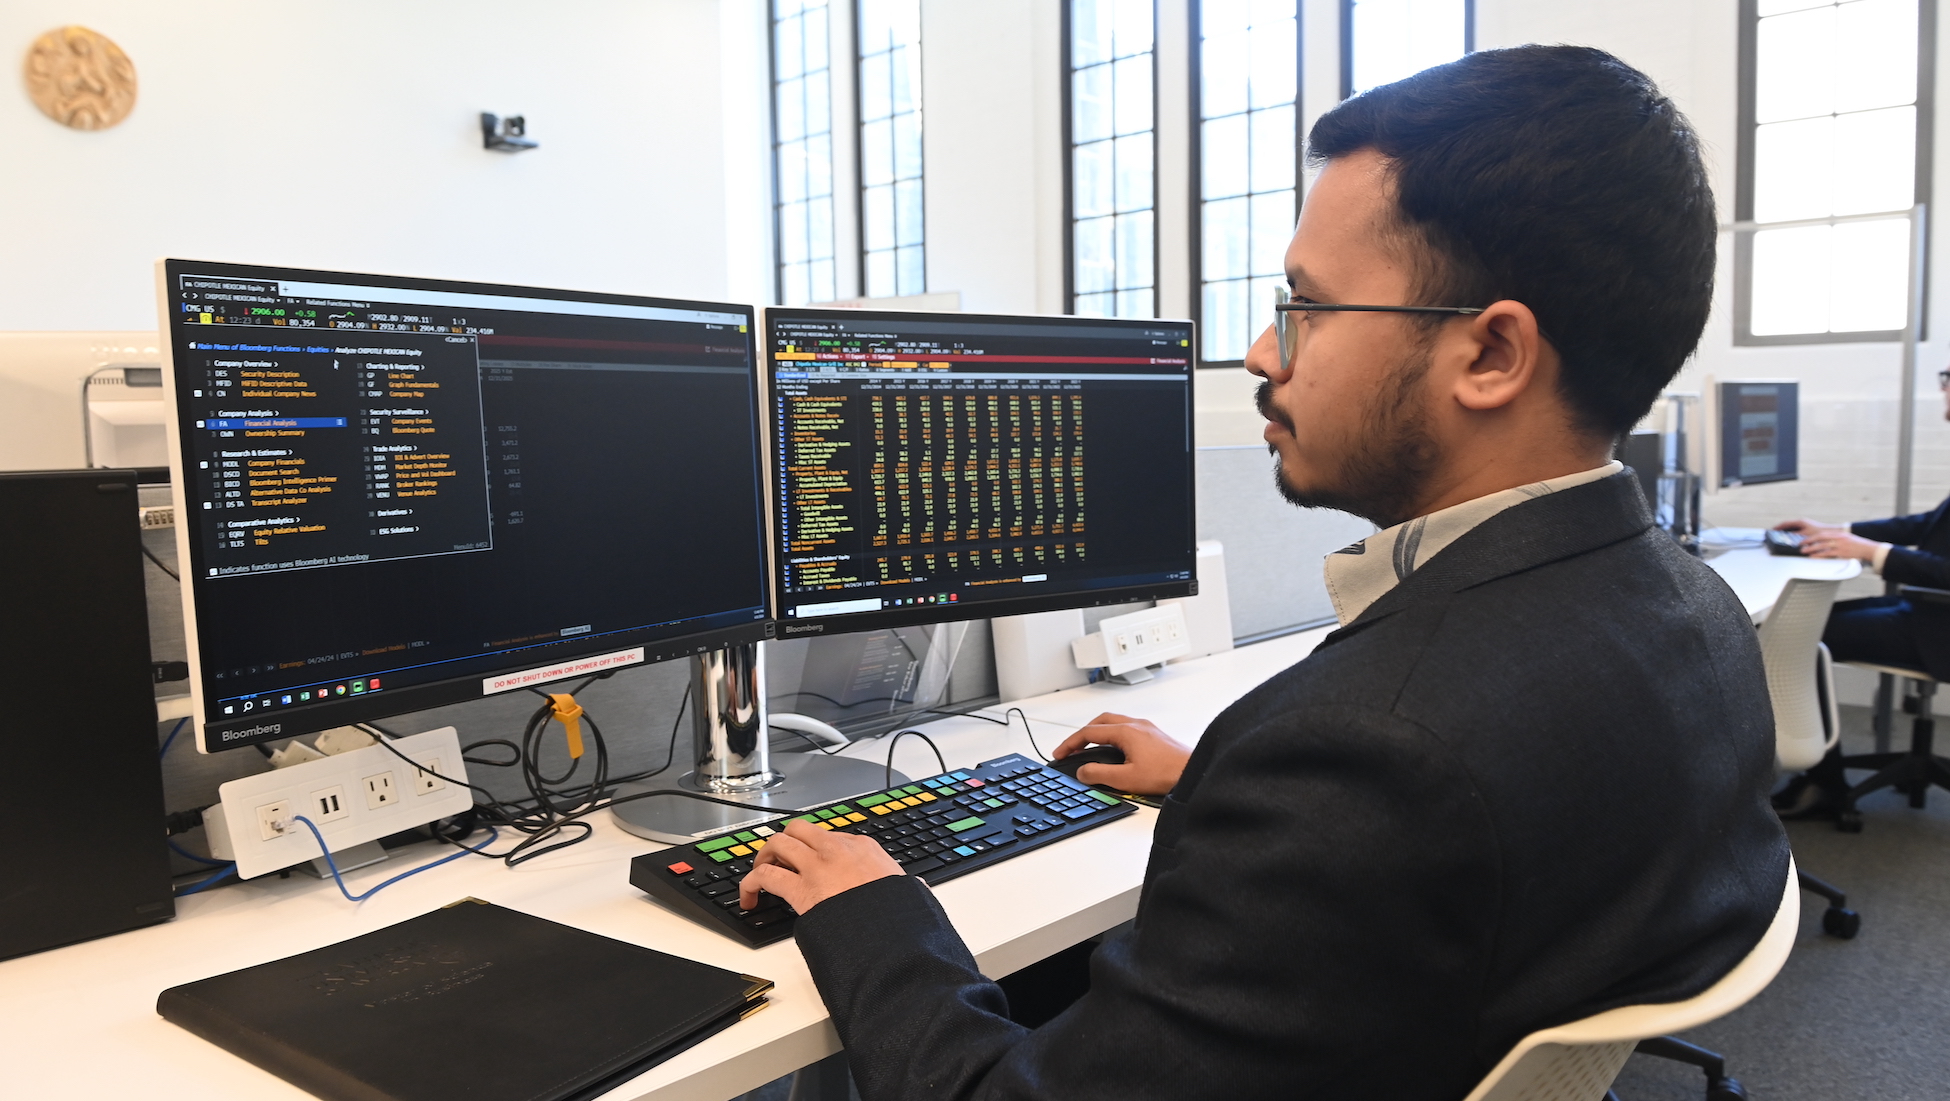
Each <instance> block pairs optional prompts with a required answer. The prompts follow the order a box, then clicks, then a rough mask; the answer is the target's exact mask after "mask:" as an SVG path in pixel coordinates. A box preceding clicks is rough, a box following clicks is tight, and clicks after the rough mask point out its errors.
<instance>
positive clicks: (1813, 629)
mask: <svg viewBox="0 0 1950 1101" xmlns="http://www.w3.org/2000/svg"><path fill="white" fill-rule="evenodd" d="M1841 587H1842V583H1841V582H1840V581H1810V580H1807V579H1806V578H1800V577H1797V578H1793V579H1791V580H1790V581H1788V583H1787V585H1786V587H1785V588H1783V589H1782V590H1781V598H1780V599H1779V600H1777V601H1775V602H1774V609H1773V610H1772V611H1770V612H1768V613H1767V619H1766V621H1765V622H1763V623H1762V624H1761V625H1760V657H1761V661H1762V663H1763V664H1764V665H1766V667H1767V696H1768V699H1770V700H1772V701H1773V704H1774V756H1775V759H1776V760H1778V761H1779V762H1780V766H1781V767H1782V768H1789V769H1804V768H1812V767H1814V764H1815V762H1816V761H1819V760H1821V758H1822V754H1824V753H1827V752H1828V749H1829V747H1830V746H1831V745H1833V744H1834V736H1835V734H1837V733H1839V730H1840V728H1839V724H1838V721H1837V716H1836V715H1835V714H1833V710H1834V701H1835V691H1834V686H1833V685H1832V684H1829V685H1825V686H1824V687H1826V688H1827V689H1828V692H1827V700H1826V701H1824V700H1823V699H1822V695H1821V691H1820V688H1818V687H1817V685H1818V679H1819V678H1821V677H1823V676H1825V675H1827V668H1828V667H1827V663H1826V662H1824V661H1822V660H1821V649H1820V648H1821V632H1822V629H1823V628H1824V627H1826V626H1827V625H1828V609H1830V608H1831V607H1833V606H1834V604H1835V592H1836V590H1837V589H1840V588H1841Z"/></svg>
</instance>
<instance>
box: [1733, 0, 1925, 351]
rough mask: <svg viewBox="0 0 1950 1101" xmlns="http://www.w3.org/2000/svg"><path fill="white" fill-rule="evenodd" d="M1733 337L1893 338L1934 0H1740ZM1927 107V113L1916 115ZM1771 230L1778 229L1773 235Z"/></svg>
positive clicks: (1906, 272)
mask: <svg viewBox="0 0 1950 1101" xmlns="http://www.w3.org/2000/svg"><path fill="white" fill-rule="evenodd" d="M1742 7H1743V8H1744V11H1743V12H1742V16H1743V20H1742V27H1741V32H1742V35H1741V70H1742V73H1741V76H1742V80H1741V114H1742V115H1743V118H1742V119H1741V145H1740V153H1741V157H1740V168H1741V172H1740V181H1739V184H1740V186H1739V192H1738V195H1737V198H1736V204H1735V205H1736V216H1737V218H1738V219H1739V220H1740V221H1742V222H1752V223H1759V224H1760V227H1759V228H1757V229H1754V230H1753V231H1752V232H1742V233H1740V234H1739V235H1738V236H1737V237H1736V239H1735V246H1736V253H1735V254H1736V257H1737V269H1736V279H1735V284H1736V295H1737V298H1738V299H1739V301H1738V302H1737V303H1736V311H1735V313H1736V324H1737V328H1736V340H1737V341H1738V342H1740V343H1759V344H1774V343H1807V342H1819V341H1829V340H1864V339H1896V338H1898V337H1900V336H1901V334H1902V330H1904V329H1905V328H1906V327H1907V326H1908V324H1909V279H1910V272H1911V268H1912V263H1911V256H1910V217H1909V210H1910V207H1911V205H1912V204H1913V203H1916V202H1919V201H1922V200H1923V199H1924V198H1925V197H1926V195H1927V194H1928V167H1927V166H1928V157H1927V156H1919V153H1920V152H1927V146H1928V134H1929V125H1928V117H1927V116H1928V113H1929V112H1928V105H1929V89H1928V88H1927V87H1925V85H1926V84H1927V83H1928V80H1927V76H1928V72H1929V69H1930V68H1931V67H1930V66H1927V65H1925V64H1923V56H1922V54H1921V53H1919V51H1918V43H1919V41H1922V42H1929V41H1931V40H1932V39H1933V38H1934V37H1935V36H1934V34H1931V35H1929V36H1928V37H1925V38H1920V39H1919V30H1921V29H1924V28H1930V29H1932V30H1933V28H1934V23H1935V5H1934V4H1933V3H1931V2H1930V0H1923V2H1922V3H1921V4H1920V5H1919V3H1918V0H1843V2H1840V3H1836V2H1832V0H1830V2H1822V0H1744V3H1743V4H1742ZM1919 108H1921V110H1919ZM1769 224H1775V225H1776V228H1767V227H1768V226H1769Z"/></svg>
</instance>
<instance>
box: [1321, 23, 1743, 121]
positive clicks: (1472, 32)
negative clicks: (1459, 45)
mask: <svg viewBox="0 0 1950 1101" xmlns="http://www.w3.org/2000/svg"><path fill="white" fill-rule="evenodd" d="M1742 2H1743V3H1744V2H1746V0H1742ZM1462 5H1463V54H1464V55H1465V56H1467V55H1469V54H1473V53H1475V52H1476V0H1462ZM1340 18H1341V28H1340V29H1341V98H1342V99H1347V98H1349V97H1350V96H1352V95H1354V0H1341V5H1340Z"/></svg>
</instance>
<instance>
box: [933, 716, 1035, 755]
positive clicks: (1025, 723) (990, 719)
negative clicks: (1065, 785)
mask: <svg viewBox="0 0 1950 1101" xmlns="http://www.w3.org/2000/svg"><path fill="white" fill-rule="evenodd" d="M927 713H928V714H930V715H954V716H958V717H960V718H965V719H980V720H982V721H983V722H985V723H994V724H995V725H997V726H1014V725H1015V719H1013V718H1010V716H1012V715H1013V716H1016V717H1018V718H1021V719H1022V732H1023V733H1024V734H1027V735H1029V748H1031V749H1033V750H1035V751H1036V756H1038V757H1041V758H1042V759H1043V760H1044V761H1045V762H1048V761H1049V760H1050V755H1049V754H1047V753H1044V752H1043V747H1042V746H1039V745H1037V744H1036V732H1035V731H1034V730H1032V729H1030V727H1029V716H1028V715H1025V714H1023V710H1022V708H1020V707H1011V708H1010V709H1009V710H1007V711H1005V712H1003V713H1002V714H1003V717H1002V718H999V719H998V718H996V717H995V716H993V715H984V714H982V713H981V712H979V711H943V710H941V709H940V708H937V707H930V708H928V709H927Z"/></svg>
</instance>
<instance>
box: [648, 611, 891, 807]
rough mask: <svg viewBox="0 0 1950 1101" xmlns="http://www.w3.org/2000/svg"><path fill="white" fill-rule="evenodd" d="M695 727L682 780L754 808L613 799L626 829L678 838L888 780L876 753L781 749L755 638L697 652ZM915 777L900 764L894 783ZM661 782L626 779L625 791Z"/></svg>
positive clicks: (669, 798)
mask: <svg viewBox="0 0 1950 1101" xmlns="http://www.w3.org/2000/svg"><path fill="white" fill-rule="evenodd" d="M691 660H692V667H691V732H692V736H693V741H694V745H695V749H696V756H695V760H696V762H697V767H696V768H694V769H693V770H692V771H690V772H687V773H685V774H684V775H683V776H682V777H679V778H678V780H677V783H676V785H675V786H676V787H679V788H683V789H684V790H687V791H695V792H699V793H701V794H704V795H712V796H716V797H717V798H719V799H729V800H733V801H734V802H738V803H743V804H746V805H748V806H749V807H750V808H751V809H750V810H744V809H741V808H739V807H728V806H724V805H723V804H720V803H707V802H705V801H703V800H701V799H685V798H683V797H682V796H675V795H663V796H655V797H652V798H649V799H639V800H636V801H634V802H629V803H623V804H621V805H619V806H616V807H612V808H611V809H610V814H611V816H613V817H614V818H615V820H616V824H617V825H618V826H620V827H622V828H623V829H624V830H626V831H628V832H630V833H633V834H636V835H637V836H638V837H647V838H649V839H650V840H652V841H663V842H667V843H669V844H672V845H683V844H688V843H689V842H691V841H694V840H696V839H697V838H698V837H699V836H700V835H702V834H709V833H716V832H718V831H720V830H725V829H730V828H731V827H733V826H742V825H746V824H751V823H758V822H765V821H769V820H771V819H774V818H777V817H779V816H780V815H782V814H788V813H790V812H792V811H795V810H802V809H805V808H808V807H816V806H819V805H821V804H824V803H831V802H833V801H835V800H839V799H846V798H849V797H851V796H854V795H861V794H864V793H866V792H872V791H879V790H880V789H881V788H884V787H887V786H888V785H889V783H890V781H889V780H888V779H887V769H886V767H885V766H884V765H880V764H875V763H874V762H872V761H861V760H856V759H854V758H850V757H829V756H827V755H826V754H823V753H788V754H781V755H779V756H777V757H773V756H772V754H771V745H770V741H771V731H770V729H769V728H768V727H767V726H766V723H765V671H764V658H763V651H762V650H761V649H760V647H759V644H758V643H755V642H749V643H740V644H738V645H735V646H727V647H725V648H724V649H722V650H712V651H710V652H708V653H703V654H699V655H698V656H697V657H695V658H693V659H691ZM906 780H907V777H906V776H904V775H902V774H901V773H900V772H898V771H896V772H895V773H894V776H893V780H892V781H891V782H892V783H904V782H905V781H906ZM659 786H668V785H658V784H655V783H649V784H623V785H619V786H618V787H617V789H616V794H617V796H618V797H619V798H621V797H625V796H629V795H632V794H635V793H637V792H643V791H653V790H655V789H656V788H657V787H659Z"/></svg>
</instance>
